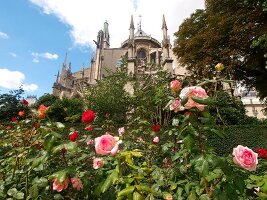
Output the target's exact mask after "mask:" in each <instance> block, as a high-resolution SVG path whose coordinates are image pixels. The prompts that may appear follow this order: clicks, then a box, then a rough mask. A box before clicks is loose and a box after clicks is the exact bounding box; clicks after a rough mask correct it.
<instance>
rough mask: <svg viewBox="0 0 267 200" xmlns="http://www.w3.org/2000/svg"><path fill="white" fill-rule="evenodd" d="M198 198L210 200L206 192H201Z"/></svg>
mask: <svg viewBox="0 0 267 200" xmlns="http://www.w3.org/2000/svg"><path fill="white" fill-rule="evenodd" d="M199 200H210V198H209V196H208V195H207V194H202V195H201V196H200V197H199Z"/></svg>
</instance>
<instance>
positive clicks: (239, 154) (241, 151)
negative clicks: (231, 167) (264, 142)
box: [233, 145, 258, 171]
mask: <svg viewBox="0 0 267 200" xmlns="http://www.w3.org/2000/svg"><path fill="white" fill-rule="evenodd" d="M233 156H234V158H233V161H234V163H235V164H237V165H238V166H240V167H242V168H244V169H246V170H248V171H256V167H257V164H258V154H257V153H255V152H253V151H252V150H251V149H249V148H248V147H243V146H242V145H238V146H237V147H236V148H234V149H233Z"/></svg>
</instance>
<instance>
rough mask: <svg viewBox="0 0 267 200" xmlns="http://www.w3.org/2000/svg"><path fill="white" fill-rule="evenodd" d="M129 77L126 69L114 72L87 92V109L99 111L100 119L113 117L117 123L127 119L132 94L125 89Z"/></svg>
mask: <svg viewBox="0 0 267 200" xmlns="http://www.w3.org/2000/svg"><path fill="white" fill-rule="evenodd" d="M127 81H128V77H127V75H126V73H125V72H124V70H121V71H119V72H116V73H112V74H110V75H108V76H107V77H105V78H104V79H102V80H100V81H98V82H97V84H96V85H94V86H93V87H90V88H88V89H87V91H86V92H85V93H86V95H85V100H86V103H85V104H86V107H87V109H91V110H94V111H95V112H96V113H97V116H98V120H99V121H103V120H106V119H107V118H110V119H113V121H114V122H116V123H119V124H121V123H123V122H125V120H126V113H127V112H128V111H129V110H130V101H131V100H130V96H129V93H128V92H127V91H126V90H125V85H126V83H127Z"/></svg>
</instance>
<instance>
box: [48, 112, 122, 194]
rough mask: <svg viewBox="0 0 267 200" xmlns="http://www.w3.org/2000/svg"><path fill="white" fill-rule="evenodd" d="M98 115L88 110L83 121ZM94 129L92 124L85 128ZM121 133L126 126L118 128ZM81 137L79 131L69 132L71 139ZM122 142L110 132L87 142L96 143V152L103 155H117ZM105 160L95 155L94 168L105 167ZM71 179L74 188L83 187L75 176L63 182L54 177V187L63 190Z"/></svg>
mask: <svg viewBox="0 0 267 200" xmlns="http://www.w3.org/2000/svg"><path fill="white" fill-rule="evenodd" d="M95 117H96V114H95V113H94V112H93V111H92V110H86V111H85V112H84V113H83V114H82V123H84V124H89V123H91V122H93V121H94V119H95ZM92 129H93V126H92V125H89V126H87V127H86V128H85V130H87V131H91V130H92ZM118 132H119V135H120V136H121V135H123V134H124V132H125V129H124V127H121V128H119V130H118ZM78 137H79V133H78V131H74V132H72V133H70V134H69V139H70V140H71V141H73V142H75V141H76V140H77V138H78ZM120 143H121V140H119V137H115V136H112V135H111V134H110V133H108V132H107V133H106V134H105V135H102V136H100V137H97V138H95V139H94V140H88V141H87V144H88V145H89V144H94V146H95V152H96V154H99V155H102V156H107V155H111V156H116V155H117V153H118V152H119V144H120ZM103 165H104V160H103V159H102V158H98V157H94V158H93V168H94V169H99V168H101V167H103ZM69 180H71V182H72V186H73V188H76V189H77V190H81V189H82V188H83V184H82V181H81V180H80V179H79V178H77V177H75V178H71V179H69V178H66V179H65V180H64V181H63V182H61V183H60V182H59V181H58V179H57V178H56V179H54V182H53V189H54V190H56V191H58V192H61V191H62V190H64V189H66V188H67V187H68V184H69V182H70V181H69Z"/></svg>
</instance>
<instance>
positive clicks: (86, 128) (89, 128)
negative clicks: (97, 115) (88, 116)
mask: <svg viewBox="0 0 267 200" xmlns="http://www.w3.org/2000/svg"><path fill="white" fill-rule="evenodd" d="M93 128H94V127H93V126H92V125H90V126H87V127H85V130H87V131H91V130H93Z"/></svg>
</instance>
